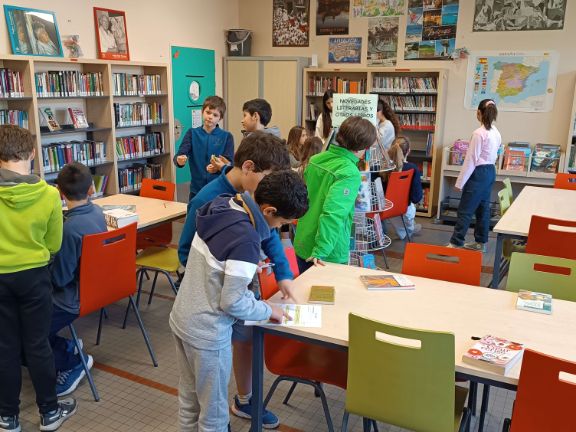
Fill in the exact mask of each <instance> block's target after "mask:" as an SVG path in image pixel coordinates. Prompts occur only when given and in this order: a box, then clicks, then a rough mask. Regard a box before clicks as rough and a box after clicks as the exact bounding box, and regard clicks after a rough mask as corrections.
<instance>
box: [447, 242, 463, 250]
mask: <svg viewBox="0 0 576 432" xmlns="http://www.w3.org/2000/svg"><path fill="white" fill-rule="evenodd" d="M445 247H447V248H450V249H462V246H456V245H455V244H454V243H448V244H447V245H445Z"/></svg>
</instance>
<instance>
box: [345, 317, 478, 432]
mask: <svg viewBox="0 0 576 432" xmlns="http://www.w3.org/2000/svg"><path fill="white" fill-rule="evenodd" d="M348 323H349V349H348V385H347V390H346V411H345V412H344V418H343V419H342V432H346V430H347V427H348V416H349V414H350V413H352V414H357V415H360V416H362V417H364V419H371V420H365V421H364V430H365V431H368V432H369V431H370V429H371V426H372V425H374V426H375V420H377V421H381V422H384V423H388V424H392V425H395V426H399V427H402V428H406V429H410V430H415V431H427V432H446V431H450V430H454V431H467V430H468V429H469V427H470V415H469V411H468V409H467V408H465V407H464V403H465V401H466V396H467V394H468V390H467V389H466V388H463V387H458V386H456V385H455V384H454V375H455V370H454V357H455V355H454V335H453V334H451V333H441V332H434V331H426V330H413V329H409V328H404V327H396V326H392V325H389V324H384V323H380V322H376V321H372V320H369V319H366V318H362V317H360V316H357V315H354V314H350V315H349V317H348ZM379 333H380V334H382V335H383V336H385V337H391V338H392V339H394V342H389V341H385V340H383V339H382V337H379V335H378V334H379ZM411 342H415V343H416V344H418V345H419V347H413V346H409V345H410V343H411ZM375 430H376V429H375Z"/></svg>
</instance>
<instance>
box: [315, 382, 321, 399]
mask: <svg viewBox="0 0 576 432" xmlns="http://www.w3.org/2000/svg"><path fill="white" fill-rule="evenodd" d="M316 384H317V385H318V386H319V387H320V388H322V383H321V382H320V381H316ZM314 397H320V392H319V391H318V390H316V387H314Z"/></svg>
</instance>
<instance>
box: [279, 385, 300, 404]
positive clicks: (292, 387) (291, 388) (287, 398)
mask: <svg viewBox="0 0 576 432" xmlns="http://www.w3.org/2000/svg"><path fill="white" fill-rule="evenodd" d="M297 385H298V383H297V382H296V381H294V382H293V383H292V385H291V386H290V390H288V394H287V395H286V397H285V398H284V400H283V401H282V403H283V404H284V405H288V401H289V400H290V398H291V397H292V393H294V389H295V388H296V386H297Z"/></svg>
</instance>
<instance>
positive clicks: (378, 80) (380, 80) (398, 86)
mask: <svg viewBox="0 0 576 432" xmlns="http://www.w3.org/2000/svg"><path fill="white" fill-rule="evenodd" d="M372 87H373V91H376V92H386V93H393V92H397V93H436V92H437V89H438V80H437V78H436V77H409V76H382V75H375V76H374V77H373V80H372Z"/></svg>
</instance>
